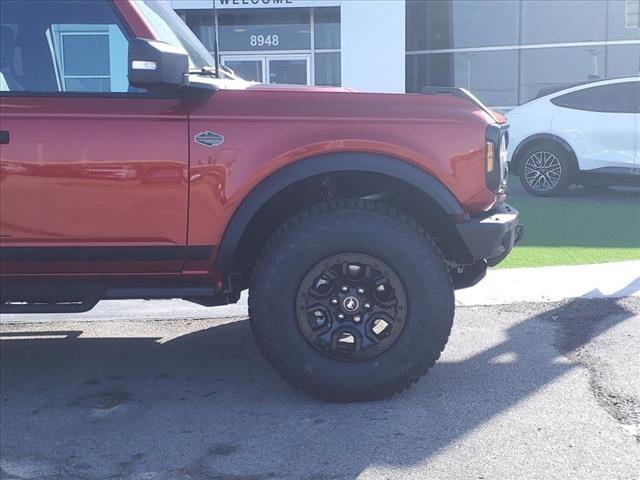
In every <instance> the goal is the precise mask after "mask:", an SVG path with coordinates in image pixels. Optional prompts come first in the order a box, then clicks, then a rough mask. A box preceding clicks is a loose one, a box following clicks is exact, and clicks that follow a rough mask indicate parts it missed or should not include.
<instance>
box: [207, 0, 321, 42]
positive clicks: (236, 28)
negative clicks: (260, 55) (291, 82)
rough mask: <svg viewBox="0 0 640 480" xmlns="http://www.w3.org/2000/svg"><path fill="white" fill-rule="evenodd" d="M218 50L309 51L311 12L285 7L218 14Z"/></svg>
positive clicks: (304, 9) (306, 9)
mask: <svg viewBox="0 0 640 480" xmlns="http://www.w3.org/2000/svg"><path fill="white" fill-rule="evenodd" d="M218 29H219V30H218V38H219V40H220V50H221V51H225V52H229V51H242V52H248V51H263V50H309V49H310V48H311V11H310V10H309V9H308V8H286V9H277V10H276V11H273V12H272V11H267V10H264V9H253V10H250V11H237V10H233V11H228V10H225V11H224V12H218Z"/></svg>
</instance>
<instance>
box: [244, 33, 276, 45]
mask: <svg viewBox="0 0 640 480" xmlns="http://www.w3.org/2000/svg"><path fill="white" fill-rule="evenodd" d="M249 45H251V46H252V47H265V46H266V47H277V46H278V45H280V36H279V35H277V34H268V35H251V36H250V37H249Z"/></svg>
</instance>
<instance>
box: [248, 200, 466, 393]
mask: <svg viewBox="0 0 640 480" xmlns="http://www.w3.org/2000/svg"><path fill="white" fill-rule="evenodd" d="M345 252H358V253H362V254H364V255H370V256H373V257H376V258H378V259H380V260H382V261H383V262H384V263H386V264H387V265H389V266H390V267H391V268H392V269H393V270H394V272H395V274H397V277H398V278H399V279H400V280H401V282H402V284H403V286H404V289H405V291H406V301H407V306H406V312H405V316H406V318H405V321H404V325H403V328H402V331H401V332H400V335H399V336H398V337H397V339H395V340H394V343H393V344H392V345H391V346H390V347H389V348H388V349H387V350H385V351H383V352H382V353H380V354H379V355H377V356H375V357H373V358H370V359H366V360H361V361H344V360H339V359H335V358H330V357H328V356H327V355H325V354H324V353H323V352H321V351H319V350H318V349H317V348H315V347H314V346H313V345H312V344H311V343H310V341H308V340H307V338H305V336H304V335H303V333H302V330H301V328H300V325H299V323H298V321H297V319H296V297H297V295H298V289H299V286H300V283H301V281H302V280H303V278H304V277H305V275H307V273H308V272H309V271H310V269H312V268H313V266H314V265H316V264H317V263H318V262H320V261H322V260H324V259H325V258H327V257H330V256H332V255H336V254H343V253H345ZM249 315H250V319H251V328H252V331H253V334H254V337H255V339H256V342H257V344H258V346H259V348H260V350H261V351H262V352H263V354H264V356H265V357H266V358H267V360H268V361H269V363H270V364H271V365H272V366H273V367H274V369H275V370H276V371H277V372H278V373H279V374H280V376H281V377H282V378H283V379H284V380H286V381H287V382H288V383H290V384H291V385H293V386H294V387H296V388H298V389H300V390H302V391H304V392H306V393H308V394H310V395H312V396H314V397H316V398H320V399H323V400H327V401H337V402H354V401H372V400H379V399H383V398H386V397H389V396H392V395H394V394H396V393H398V392H401V391H402V390H404V389H405V388H407V387H409V386H411V385H412V384H413V383H415V382H417V381H418V380H419V379H420V377H422V376H423V375H424V374H426V372H427V371H428V370H429V368H431V367H432V366H433V365H434V364H435V362H436V361H437V360H438V358H439V357H440V354H441V352H442V351H443V349H444V347H445V345H446V343H447V340H448V338H449V333H450V332H451V326H452V323H453V316H454V290H453V284H452V281H451V275H450V273H449V271H448V269H447V266H446V264H445V262H444V260H443V258H442V254H441V253H440V250H439V249H438V247H437V246H436V244H435V243H434V242H433V240H432V239H431V237H430V236H429V235H428V234H427V233H426V232H425V230H424V229H423V228H422V227H421V226H419V225H418V224H417V223H416V222H415V221H413V220H412V219H410V218H409V217H407V216H406V215H404V214H402V213H401V212H399V211H397V210H395V209H393V208H391V207H389V206H387V205H384V204H381V203H377V202H372V201H364V200H339V201H330V202H326V203H322V204H319V205H317V206H314V207H311V208H309V209H307V210H305V211H304V212H302V213H301V214H299V215H296V216H295V217H293V218H291V219H290V220H289V221H288V222H287V223H286V224H284V225H283V226H282V227H281V228H280V229H279V230H278V231H277V232H276V233H275V234H274V235H273V236H272V238H271V239H270V240H269V241H268V243H267V245H266V246H265V248H264V250H263V252H262V254H261V256H260V258H259V260H258V261H257V263H256V265H255V268H254V271H253V275H252V278H251V281H250V286H249Z"/></svg>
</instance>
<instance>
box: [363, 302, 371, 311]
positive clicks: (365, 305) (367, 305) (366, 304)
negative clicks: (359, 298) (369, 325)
mask: <svg viewBox="0 0 640 480" xmlns="http://www.w3.org/2000/svg"><path fill="white" fill-rule="evenodd" d="M364 308H365V310H369V309H370V308H371V304H370V303H369V302H367V303H365V304H364Z"/></svg>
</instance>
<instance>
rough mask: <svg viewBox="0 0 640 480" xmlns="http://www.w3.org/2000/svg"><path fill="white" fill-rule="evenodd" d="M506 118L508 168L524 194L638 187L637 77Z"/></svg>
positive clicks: (535, 103) (553, 97)
mask: <svg viewBox="0 0 640 480" xmlns="http://www.w3.org/2000/svg"><path fill="white" fill-rule="evenodd" d="M507 117H508V119H509V124H510V128H509V137H510V141H509V157H508V158H509V162H510V163H509V170H510V171H511V172H512V173H516V174H517V175H519V176H520V180H521V181H522V185H523V186H524V187H525V188H526V189H527V190H528V191H529V192H530V193H532V194H534V195H539V196H552V195H559V194H561V193H563V192H564V191H565V190H566V189H567V188H568V187H569V185H571V184H583V185H586V186H608V185H640V153H639V150H640V77H631V78H619V79H613V80H604V81H598V82H593V83H588V84H583V85H580V86H577V87H572V88H567V89H565V90H561V91H557V92H555V93H552V94H550V95H546V96H544V97H541V98H537V99H535V100H532V101H531V102H529V103H526V104H524V105H522V106H520V107H518V108H516V109H514V110H512V111H511V112H510V113H509V114H508V115H507Z"/></svg>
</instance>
